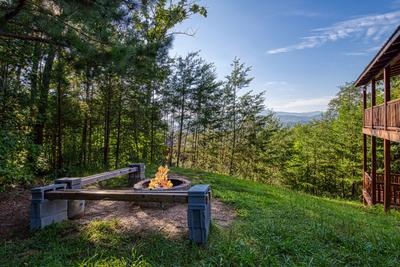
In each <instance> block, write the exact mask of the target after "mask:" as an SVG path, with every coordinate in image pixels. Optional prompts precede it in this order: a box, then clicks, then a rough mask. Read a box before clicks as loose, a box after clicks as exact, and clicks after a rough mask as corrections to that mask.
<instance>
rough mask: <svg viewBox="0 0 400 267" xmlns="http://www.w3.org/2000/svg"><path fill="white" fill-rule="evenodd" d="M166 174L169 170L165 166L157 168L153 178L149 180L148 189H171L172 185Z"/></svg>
mask: <svg viewBox="0 0 400 267" xmlns="http://www.w3.org/2000/svg"><path fill="white" fill-rule="evenodd" d="M168 172H169V169H168V167H167V166H165V167H163V166H160V167H158V171H157V173H156V175H155V177H154V178H153V179H151V180H150V183H149V189H158V188H171V187H172V186H173V184H172V182H171V181H170V180H168Z"/></svg>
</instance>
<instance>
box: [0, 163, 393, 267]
mask: <svg viewBox="0 0 400 267" xmlns="http://www.w3.org/2000/svg"><path fill="white" fill-rule="evenodd" d="M174 171H175V172H177V173H180V174H183V175H186V176H188V177H190V178H192V179H193V180H194V181H195V182H196V183H200V182H201V183H209V184H211V185H212V190H213V196H214V197H217V198H219V199H221V200H222V201H223V202H225V203H227V204H228V205H231V206H232V207H234V208H235V209H236V211H237V214H238V217H237V218H236V220H235V222H234V224H233V225H232V226H231V227H229V228H228V229H221V228H219V227H218V226H215V225H213V226H212V228H211V233H210V237H209V244H208V246H207V247H198V246H196V245H192V244H190V243H189V242H188V240H187V238H186V237H182V238H180V239H168V238H167V237H165V236H163V235H161V234H160V233H150V232H146V233H144V232H142V233H139V234H138V233H125V232H122V231H119V224H118V221H107V222H106V221H93V222H92V223H90V224H89V225H87V226H78V225H76V224H74V223H71V222H67V223H62V224H56V225H53V226H50V227H48V228H46V229H45V230H42V231H39V232H36V233H34V234H32V236H30V237H28V238H27V239H24V240H15V241H7V242H4V241H3V242H2V244H1V247H0V266H19V265H26V266H71V265H72V266H215V265H221V266H345V265H347V266H399V263H400V213H399V212H396V211H392V212H391V213H390V214H384V212H383V210H382V207H375V208H364V207H363V206H362V204H361V203H357V202H351V201H343V200H335V199H328V198H321V197H314V196H310V195H307V194H302V193H298V192H292V191H290V190H287V189H284V188H279V187H276V186H269V185H265V184H259V183H255V182H251V181H245V180H240V179H236V178H233V177H229V176H223V175H216V174H211V173H205V172H200V171H193V170H183V169H175V170H174Z"/></svg>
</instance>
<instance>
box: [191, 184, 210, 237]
mask: <svg viewBox="0 0 400 267" xmlns="http://www.w3.org/2000/svg"><path fill="white" fill-rule="evenodd" d="M187 216H188V227H189V239H190V240H191V241H193V242H195V243H197V244H203V245H204V244H206V243H207V240H208V234H209V230H210V223H211V191H210V186H209V185H195V186H192V187H191V188H190V189H189V191H188V213H187Z"/></svg>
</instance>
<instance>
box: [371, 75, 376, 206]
mask: <svg viewBox="0 0 400 267" xmlns="http://www.w3.org/2000/svg"><path fill="white" fill-rule="evenodd" d="M375 86H376V83H375V79H372V81H371V128H372V129H374V106H375V105H376V87H375ZM371 179H372V182H371V191H372V192H371V200H372V204H373V205H374V204H376V137H375V136H373V135H371Z"/></svg>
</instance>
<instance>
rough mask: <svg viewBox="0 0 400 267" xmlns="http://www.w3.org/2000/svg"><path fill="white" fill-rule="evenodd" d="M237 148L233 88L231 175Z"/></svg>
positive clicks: (234, 91)
mask: <svg viewBox="0 0 400 267" xmlns="http://www.w3.org/2000/svg"><path fill="white" fill-rule="evenodd" d="M235 150H236V89H233V138H232V152H231V161H230V164H229V174H230V175H232V174H233V169H234V158H235Z"/></svg>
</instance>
